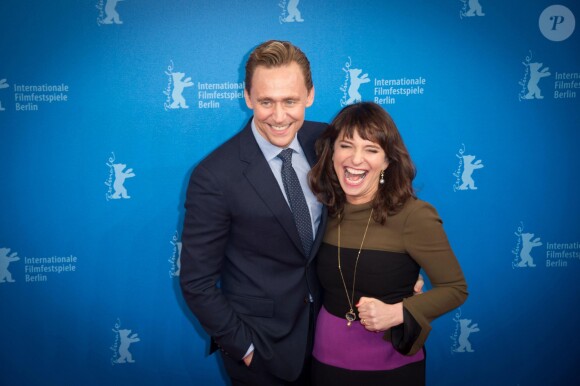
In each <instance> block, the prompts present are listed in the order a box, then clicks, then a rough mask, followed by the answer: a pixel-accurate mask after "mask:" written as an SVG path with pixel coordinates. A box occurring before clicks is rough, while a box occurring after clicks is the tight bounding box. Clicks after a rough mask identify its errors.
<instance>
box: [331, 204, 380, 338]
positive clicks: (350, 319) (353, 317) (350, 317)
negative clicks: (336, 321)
mask: <svg viewBox="0 0 580 386" xmlns="http://www.w3.org/2000/svg"><path fill="white" fill-rule="evenodd" d="M372 217H373V209H372V208H371V214H370V215H369V220H368V221H367V227H366V229H365V233H364V235H363V238H362V241H361V243H360V248H359V249H358V253H357V255H356V261H355V263H354V273H353V275H352V292H351V296H348V289H346V282H345V281H344V276H343V274H342V268H341V265H340V223H341V222H342V221H341V218H340V215H338V272H340V278H341V279H342V285H343V286H344V293H345V294H346V300H347V301H348V305H349V307H350V310H348V312H347V313H346V314H345V315H344V317H345V318H346V320H347V323H346V325H347V326H348V327H350V325H351V324H352V322H354V321H355V320H356V314H355V313H354V305H353V302H354V285H355V283H356V269H357V267H358V258H359V257H360V252H361V251H362V247H363V244H364V243H365V238H366V237H367V231H368V230H369V224H370V223H371V218H372Z"/></svg>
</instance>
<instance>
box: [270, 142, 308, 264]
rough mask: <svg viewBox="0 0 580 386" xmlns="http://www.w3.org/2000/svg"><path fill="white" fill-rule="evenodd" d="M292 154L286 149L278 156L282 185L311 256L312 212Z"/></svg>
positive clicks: (305, 246) (301, 236)
mask: <svg viewBox="0 0 580 386" xmlns="http://www.w3.org/2000/svg"><path fill="white" fill-rule="evenodd" d="M292 153H293V150H292V149H290V148H288V149H284V150H282V152H281V153H280V154H278V158H280V159H281V160H282V183H283V184H284V190H285V191H286V196H287V197H288V201H289V202H290V209H291V210H292V214H293V215H294V222H295V223H296V228H298V233H299V234H300V240H302V246H303V247H304V252H305V253H306V256H308V255H309V254H310V248H312V239H313V238H312V221H311V220H310V211H309V210H308V205H307V204H306V198H305V197H304V192H303V191H302V187H301V186H300V182H299V181H298V176H297V175H296V171H294V168H293V167H292Z"/></svg>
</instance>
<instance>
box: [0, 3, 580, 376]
mask: <svg viewBox="0 0 580 386" xmlns="http://www.w3.org/2000/svg"><path fill="white" fill-rule="evenodd" d="M579 16H580V3H578V2H577V1H576V0H558V1H557V2H555V1H554V0H530V1H516V0H513V1H493V0H446V1H436V2H435V1H403V0H393V1H383V0H374V1H365V2H355V1H324V0H301V1H298V0H252V1H241V0H239V1H226V0H216V1H201V0H165V1H159V0H125V1H119V0H82V1H81V0H75V1H73V0H69V1H65V0H62V1H56V2H54V1H41V0H6V1H2V2H1V3H0V31H1V32H0V58H1V59H0V165H1V167H0V181H1V182H2V189H1V192H0V305H1V312H0V347H1V348H0V368H1V370H0V384H2V385H27V386H30V385H84V386H91V385H161V384H169V385H227V384H228V380H227V379H226V377H225V375H224V374H225V373H224V372H223V369H222V368H221V364H220V362H219V361H218V360H217V358H216V357H215V356H213V355H212V356H209V355H208V354H207V353H208V348H209V341H208V338H207V336H206V335H205V333H204V332H203V330H202V328H201V327H200V325H199V324H198V322H197V321H196V320H195V318H194V317H192V316H191V314H190V312H189V311H188V309H187V308H186V306H185V305H184V302H183V299H182V297H181V293H180V290H179V285H178V275H179V269H180V251H181V230H182V221H183V216H184V209H183V204H184V194H185V189H186V184H187V181H188V177H189V174H190V172H191V170H192V168H193V167H194V166H195V164H196V163H197V162H199V161H200V160H201V159H202V158H203V157H205V156H206V155H207V154H208V153H209V152H211V151H212V150H213V149H215V148H216V147H217V146H218V145H219V144H221V143H222V142H224V141H225V140H226V139H228V138H229V137H231V136H232V135H234V134H235V133H236V132H237V131H239V130H240V129H241V128H242V127H243V126H244V125H245V123H246V122H247V121H248V119H250V117H251V111H250V110H248V109H247V107H246V106H245V103H244V100H243V89H244V64H245V61H246V59H247V57H248V55H249V53H250V52H251V50H252V49H253V48H254V47H256V46H257V45H258V44H259V43H261V42H263V41H265V40H269V39H282V40H290V41H292V42H293V43H295V44H296V45H298V46H299V47H301V48H302V49H303V51H304V52H305V53H306V54H307V56H308V57H309V59H310V61H311V64H312V71H313V79H314V84H315V88H316V98H315V102H314V105H313V106H312V107H310V108H309V109H308V110H307V119H310V120H316V121H325V122H328V121H330V120H331V119H332V117H333V116H334V115H335V114H336V113H337V112H338V111H339V110H340V109H341V107H343V106H345V105H348V104H351V103H354V102H356V101H361V100H363V101H375V102H377V103H379V104H380V105H382V106H383V107H384V108H385V109H386V110H387V111H388V112H389V113H390V114H391V115H392V116H393V118H394V119H395V121H396V122H397V125H398V126H399V129H400V131H401V132H402V134H403V137H404V139H405V141H406V143H407V145H408V147H409V150H410V152H411V155H412V157H413V159H414V161H415V163H416V165H417V168H418V176H417V179H416V181H415V186H416V188H417V191H418V194H419V197H420V198H422V199H424V200H426V201H429V202H431V203H432V204H433V205H435V207H436V208H437V209H438V211H439V213H440V215H441V217H442V218H443V221H444V226H445V229H446V231H447V233H448V236H449V238H450V241H451V243H452V246H453V247H454V250H455V252H456V255H457V256H458V258H459V260H460V262H461V265H462V266H463V269H464V271H465V275H466V278H467V281H468V284H469V291H470V297H469V299H468V300H467V302H466V303H465V304H464V305H463V306H461V308H459V309H457V310H454V311H453V312H450V313H448V314H446V315H444V316H442V317H441V318H439V319H438V320H437V321H436V322H435V323H434V331H433V332H432V334H431V336H430V338H429V340H428V342H427V352H428V373H427V377H428V384H429V385H437V386H453V385H457V386H459V385H462V386H463V385H482V386H488V385H494V386H495V385H513V386H516V385H522V386H523V385H538V386H540V385H541V386H544V385H564V384H568V383H567V382H568V381H570V380H572V379H574V378H573V375H575V374H576V372H577V364H576V362H577V359H578V354H577V350H578V346H579V344H580V337H579V335H578V334H577V333H576V331H577V325H578V324H579V323H580V310H579V309H578V304H579V303H580V291H579V290H578V284H577V280H578V276H579V274H580V226H579V219H580V202H579V201H580V200H578V196H579V192H580V181H579V178H578V177H579V170H580V160H579V158H578V156H577V152H578V151H577V149H578V146H579V143H580V133H579V132H580V31H579V27H578V25H577V22H578V17H579Z"/></svg>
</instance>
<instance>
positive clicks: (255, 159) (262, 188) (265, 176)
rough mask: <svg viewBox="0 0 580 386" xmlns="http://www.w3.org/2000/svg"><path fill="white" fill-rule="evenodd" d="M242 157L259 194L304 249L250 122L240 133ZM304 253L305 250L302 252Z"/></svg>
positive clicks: (248, 174) (248, 176)
mask: <svg viewBox="0 0 580 386" xmlns="http://www.w3.org/2000/svg"><path fill="white" fill-rule="evenodd" d="M240 158H241V161H242V162H245V163H247V165H248V166H247V167H246V169H245V170H244V175H245V177H246V178H247V180H248V182H249V183H250V184H251V185H252V186H253V187H254V190H255V191H256V193H257V194H258V196H259V197H260V198H261V199H262V201H264V203H265V204H266V205H267V206H268V208H270V210H271V211H272V213H273V214H274V217H275V218H276V219H277V220H278V221H279V223H280V225H281V226H282V228H283V229H284V230H285V231H286V233H287V234H288V236H289V237H290V239H291V240H292V242H294V244H295V245H296V247H297V248H298V250H300V251H303V248H302V242H301V241H300V235H299V234H298V230H297V229H296V225H295V224H294V218H293V217H292V211H290V208H289V207H288V203H287V202H286V199H284V195H283V194H282V192H281V191H280V186H279V185H278V182H277V181H276V178H275V177H274V175H273V174H272V169H270V165H269V164H268V162H267V161H266V159H265V158H264V155H263V154H262V151H261V150H260V147H259V146H258V143H257V142H256V139H255V138H254V135H253V133H252V129H251V126H250V124H248V125H246V127H245V128H244V130H243V131H242V133H240ZM302 253H304V252H302Z"/></svg>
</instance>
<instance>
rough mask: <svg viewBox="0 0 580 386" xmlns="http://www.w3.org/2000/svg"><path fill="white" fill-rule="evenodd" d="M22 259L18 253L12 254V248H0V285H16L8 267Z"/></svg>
mask: <svg viewBox="0 0 580 386" xmlns="http://www.w3.org/2000/svg"><path fill="white" fill-rule="evenodd" d="M18 260H20V258H19V257H18V256H17V254H16V252H13V253H10V248H0V283H14V279H13V278H12V274H11V273H10V271H9V270H8V266H9V265H10V263H12V262H13V261H18Z"/></svg>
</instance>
